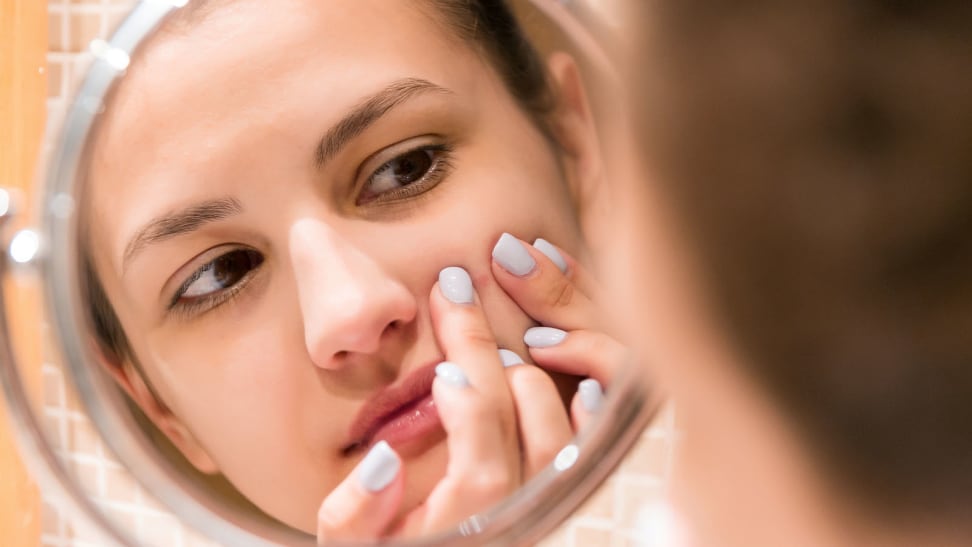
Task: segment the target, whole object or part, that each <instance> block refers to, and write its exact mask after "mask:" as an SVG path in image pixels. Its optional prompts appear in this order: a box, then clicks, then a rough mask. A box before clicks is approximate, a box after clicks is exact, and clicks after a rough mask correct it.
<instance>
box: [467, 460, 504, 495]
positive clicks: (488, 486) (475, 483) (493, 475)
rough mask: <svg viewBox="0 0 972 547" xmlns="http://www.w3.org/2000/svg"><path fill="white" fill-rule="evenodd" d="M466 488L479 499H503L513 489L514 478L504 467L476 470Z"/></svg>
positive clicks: (494, 466) (495, 466) (493, 466)
mask: <svg viewBox="0 0 972 547" xmlns="http://www.w3.org/2000/svg"><path fill="white" fill-rule="evenodd" d="M467 486H468V487H469V490H470V491H471V492H472V493H475V494H476V495H477V496H479V497H480V499H484V500H497V499H500V498H503V497H505V496H506V495H507V494H508V493H509V492H510V491H511V490H512V489H513V488H515V486H516V485H515V477H514V476H513V473H512V472H511V470H510V469H509V468H508V467H507V466H505V465H492V466H488V467H485V468H481V469H478V470H477V472H476V473H475V474H474V475H473V476H472V477H469V480H468V482H467Z"/></svg>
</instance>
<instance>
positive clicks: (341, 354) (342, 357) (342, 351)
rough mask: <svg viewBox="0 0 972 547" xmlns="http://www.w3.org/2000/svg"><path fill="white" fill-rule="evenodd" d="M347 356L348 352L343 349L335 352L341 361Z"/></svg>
mask: <svg viewBox="0 0 972 547" xmlns="http://www.w3.org/2000/svg"><path fill="white" fill-rule="evenodd" d="M347 356H348V352H346V351H344V350H341V351H339V352H337V353H335V354H334V359H335V360H338V361H340V360H343V359H345V358H346V357H347Z"/></svg>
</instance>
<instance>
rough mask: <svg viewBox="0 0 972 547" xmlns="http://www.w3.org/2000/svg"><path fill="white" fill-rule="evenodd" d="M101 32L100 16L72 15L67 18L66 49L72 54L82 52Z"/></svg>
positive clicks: (91, 14) (93, 14)
mask: <svg viewBox="0 0 972 547" xmlns="http://www.w3.org/2000/svg"><path fill="white" fill-rule="evenodd" d="M101 31H102V28H101V14H99V13H72V14H71V15H70V16H69V18H68V34H69V36H68V47H69V48H70V50H71V51H73V52H77V51H84V50H86V49H87V48H88V44H90V43H91V40H94V39H95V38H98V37H100V36H101Z"/></svg>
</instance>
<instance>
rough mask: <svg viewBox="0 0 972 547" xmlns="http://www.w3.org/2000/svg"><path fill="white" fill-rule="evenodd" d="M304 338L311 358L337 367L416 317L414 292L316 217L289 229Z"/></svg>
mask: <svg viewBox="0 0 972 547" xmlns="http://www.w3.org/2000/svg"><path fill="white" fill-rule="evenodd" d="M289 244H290V256H291V260H292V263H293V267H294V272H295V277H296V281H297V293H298V299H299V301H300V310H301V314H302V315H303V320H304V340H305V343H306V344H307V351H308V353H309V355H310V357H311V360H313V361H314V364H315V365H317V366H318V367H321V368H324V369H338V368H341V367H343V366H344V364H345V363H346V362H347V361H348V359H347V357H348V356H349V354H355V353H360V354H370V353H375V352H376V351H378V349H379V348H380V346H381V343H382V338H383V337H384V336H386V333H388V332H389V331H391V330H394V329H396V328H399V327H401V326H402V325H404V324H406V323H409V322H410V321H412V320H413V319H414V318H415V314H416V308H417V304H416V301H415V298H414V296H413V295H412V294H411V293H410V292H409V291H408V290H407V289H406V288H405V287H404V286H403V285H402V284H401V283H399V282H398V281H396V280H395V279H394V278H392V277H390V276H388V275H387V273H386V272H385V271H384V270H383V269H382V268H381V266H380V265H379V264H378V263H377V262H375V260H373V259H372V258H371V257H369V256H368V255H367V254H365V253H364V252H362V251H361V250H360V249H359V248H357V247H356V246H354V245H353V244H352V243H351V242H350V241H348V240H347V239H345V238H344V237H342V236H341V235H340V234H338V233H337V232H336V231H335V230H334V229H333V228H332V227H330V226H328V225H327V224H326V223H324V222H322V221H320V220H317V219H301V220H298V221H297V222H295V223H294V225H293V226H292V227H291V231H290V241H289Z"/></svg>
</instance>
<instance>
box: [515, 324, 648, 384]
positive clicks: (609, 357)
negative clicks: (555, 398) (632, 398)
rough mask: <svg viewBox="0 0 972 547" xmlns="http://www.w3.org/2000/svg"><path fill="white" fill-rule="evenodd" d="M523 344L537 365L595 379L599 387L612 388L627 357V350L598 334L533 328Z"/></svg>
mask: <svg viewBox="0 0 972 547" xmlns="http://www.w3.org/2000/svg"><path fill="white" fill-rule="evenodd" d="M523 342H524V343H525V344H526V345H527V347H528V348H529V351H530V357H532V358H533V361H534V362H535V363H536V364H537V365H539V366H541V367H543V368H546V369H550V370H555V371H557V372H563V373H566V374H573V375H574V376H587V377H590V378H594V379H596V380H597V381H598V382H600V384H601V385H602V386H607V385H610V384H611V379H612V378H614V377H615V375H616V374H617V373H618V371H620V369H621V367H622V366H624V365H625V364H626V363H627V360H628V357H629V354H628V349H627V348H626V347H624V346H623V345H622V344H621V343H619V342H618V341H617V340H615V339H614V338H611V337H610V336H608V335H606V334H604V333H602V332H598V331H590V330H575V331H571V332H566V331H563V330H560V329H555V328H552V327H533V328H531V329H528V330H527V331H526V333H525V334H524V335H523Z"/></svg>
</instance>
